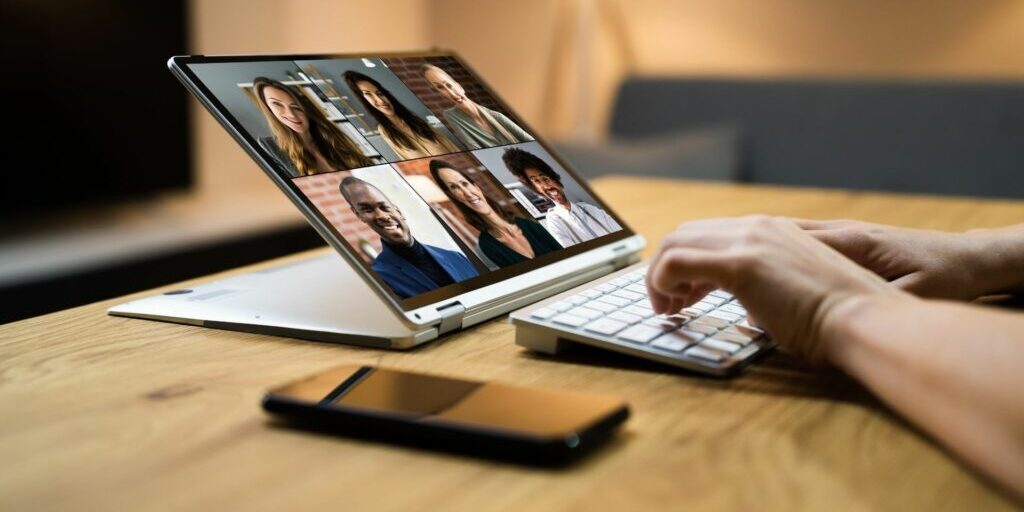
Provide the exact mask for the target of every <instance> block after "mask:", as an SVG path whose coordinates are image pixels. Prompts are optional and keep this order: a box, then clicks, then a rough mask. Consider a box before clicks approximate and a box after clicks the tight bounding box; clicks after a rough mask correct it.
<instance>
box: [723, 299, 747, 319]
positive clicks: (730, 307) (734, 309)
mask: <svg viewBox="0 0 1024 512" xmlns="http://www.w3.org/2000/svg"><path fill="white" fill-rule="evenodd" d="M718 310H719V311H728V312H729V313H736V314H737V315H742V316H747V310H746V309H744V308H743V306H739V305H737V304H736V303H734V302H732V303H729V304H726V305H724V306H722V307H720V308H718Z"/></svg>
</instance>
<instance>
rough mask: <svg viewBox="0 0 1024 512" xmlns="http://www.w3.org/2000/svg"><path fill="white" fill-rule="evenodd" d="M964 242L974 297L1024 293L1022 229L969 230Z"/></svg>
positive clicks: (1023, 236)
mask: <svg viewBox="0 0 1024 512" xmlns="http://www.w3.org/2000/svg"><path fill="white" fill-rule="evenodd" d="M964 241H965V242H966V245H967V249H966V252H967V254H966V259H965V261H966V262H969V265H970V266H971V274H972V282H973V283H974V285H975V286H974V290H973V291H974V292H975V293H974V294H975V295H976V296H977V297H980V296H983V295H991V294H995V293H1004V292H1021V291H1024V230H1022V229H1019V228H1017V227H1015V228H1010V229H982V230H972V231H968V232H967V233H965V234H964Z"/></svg>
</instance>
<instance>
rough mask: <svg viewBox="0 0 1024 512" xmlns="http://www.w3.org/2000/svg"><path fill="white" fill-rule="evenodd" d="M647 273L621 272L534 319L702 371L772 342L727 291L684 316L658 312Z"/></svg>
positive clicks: (740, 360)
mask: <svg viewBox="0 0 1024 512" xmlns="http://www.w3.org/2000/svg"><path fill="white" fill-rule="evenodd" d="M646 271H647V268H646V267H643V268H640V269H639V270H634V271H631V272H628V273H625V274H621V275H619V276H617V277H615V278H614V279H611V280H609V281H605V282H602V283H601V284H598V285H595V286H593V287H591V288H586V289H583V290H582V291H579V290H578V291H577V292H576V293H575V294H572V295H568V296H563V297H561V298H559V299H558V300H556V301H554V302H549V303H547V304H543V305H542V306H541V307H539V308H537V309H534V310H533V311H531V312H530V313H529V318H530V321H531V322H533V323H538V324H542V325H546V326H550V327H554V328H557V329H559V330H563V331H565V332H569V333H573V334H576V335H578V336H580V335H581V336H583V337H585V338H592V339H593V340H595V341H599V342H600V341H603V342H606V343H608V344H614V345H620V346H625V347H628V348H631V349H634V350H632V352H633V353H634V354H636V353H637V350H639V351H641V352H647V353H651V354H654V355H657V356H658V357H657V359H661V360H665V359H666V357H667V358H669V359H675V360H679V361H681V362H686V364H680V365H679V366H684V367H688V368H691V369H696V370H698V371H699V370H701V369H702V368H706V369H711V370H722V369H726V368H728V367H732V366H737V365H739V364H740V363H744V362H746V360H747V359H749V358H752V357H753V356H754V355H755V354H757V353H758V352H760V351H761V349H762V348H767V346H769V345H770V342H769V341H768V340H767V337H766V336H765V334H764V332H763V331H762V330H761V329H759V328H757V327H755V326H753V325H751V324H750V323H748V322H747V311H746V309H744V308H743V306H742V305H741V304H740V303H739V302H738V301H736V299H735V298H734V297H733V296H732V295H731V294H729V293H728V292H725V291H722V290H716V291H713V292H711V293H709V294H708V295H707V296H705V297H704V298H703V299H701V300H700V301H699V302H697V303H695V304H693V305H692V306H690V307H687V308H685V309H683V310H682V311H680V312H679V313H678V314H673V315H655V314H654V310H652V309H651V303H650V300H649V299H648V296H647V286H646V285H645V284H644V275H645V273H646ZM591 344H593V343H591ZM637 355H642V354H637ZM711 373H721V372H720V371H713V372H711Z"/></svg>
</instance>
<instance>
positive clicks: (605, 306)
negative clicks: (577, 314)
mask: <svg viewBox="0 0 1024 512" xmlns="http://www.w3.org/2000/svg"><path fill="white" fill-rule="evenodd" d="M586 307H588V308H590V309H596V310H598V311H600V312H602V313H611V312H612V311H615V310H617V309H619V308H617V307H615V306H613V305H611V304H609V303H607V302H601V301H599V300H595V301H591V302H588V303H587V306H586Z"/></svg>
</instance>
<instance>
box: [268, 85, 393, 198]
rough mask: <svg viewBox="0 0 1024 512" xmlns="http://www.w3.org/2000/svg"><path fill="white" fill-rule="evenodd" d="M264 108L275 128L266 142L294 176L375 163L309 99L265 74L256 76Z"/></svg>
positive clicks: (272, 152) (270, 123) (272, 127)
mask: <svg viewBox="0 0 1024 512" xmlns="http://www.w3.org/2000/svg"><path fill="white" fill-rule="evenodd" d="M253 92H254V93H255V95H256V99H257V100H258V101H257V104H258V105H259V108H260V112H261V113H263V117H264V118H266V120H267V124H268V125H269V126H270V130H271V132H273V134H274V136H273V140H265V139H270V138H261V139H260V145H261V146H263V148H264V149H266V150H267V151H268V152H269V153H270V154H271V155H272V156H274V157H275V158H276V159H277V160H278V162H279V163H280V164H281V165H282V166H284V168H285V169H286V170H287V171H288V172H289V173H290V174H292V177H293V178H295V177H299V176H311V175H314V174H320V173H325V172H335V171H346V170H349V169H356V168H359V167H367V166H371V165H375V164H374V162H373V160H370V159H369V158H368V157H366V156H365V155H364V154H363V152H362V151H361V150H360V149H359V147H357V146H356V145H355V143H353V142H352V141H351V140H349V139H348V137H346V136H345V135H344V134H343V133H342V132H341V130H340V129H338V127H337V126H335V125H334V123H332V122H331V121H330V120H328V119H327V116H325V115H324V113H323V112H322V111H321V110H320V109H319V108H318V107H316V106H315V105H313V103H312V102H311V101H309V99H307V98H306V97H305V96H304V95H302V94H300V93H296V92H295V90H294V89H292V88H290V87H288V86H287V85H284V84H282V83H281V82H278V81H277V80H272V79H269V78H265V77H258V78H256V79H255V80H253Z"/></svg>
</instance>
